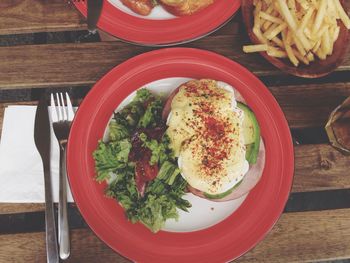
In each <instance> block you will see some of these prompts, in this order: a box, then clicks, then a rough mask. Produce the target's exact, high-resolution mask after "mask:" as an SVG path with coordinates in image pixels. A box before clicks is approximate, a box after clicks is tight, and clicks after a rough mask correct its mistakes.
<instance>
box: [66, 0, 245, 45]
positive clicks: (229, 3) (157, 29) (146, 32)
mask: <svg viewBox="0 0 350 263" xmlns="http://www.w3.org/2000/svg"><path fill="white" fill-rule="evenodd" d="M73 3H74V4H75V6H76V7H77V8H78V10H79V11H80V12H81V13H82V14H83V15H84V16H85V17H86V14H87V4H86V1H73ZM240 6H241V1H240V0H222V1H221V0H220V1H216V2H215V3H214V4H212V5H211V6H209V7H208V8H206V9H205V10H203V11H201V12H199V13H197V14H194V15H192V16H187V17H178V18H175V19H169V20H149V19H144V18H139V17H135V16H132V15H129V14H127V13H125V12H123V11H121V10H119V9H118V8H116V7H115V6H113V5H112V4H111V3H110V2H109V1H106V0H105V1H104V5H103V9H102V13H101V17H100V20H99V22H98V27H99V28H100V29H102V30H103V31H105V32H107V33H109V34H111V35H113V36H115V37H117V38H119V39H121V40H124V41H126V42H131V43H135V44H141V45H148V46H149V45H150V46H164V45H176V44H180V43H185V42H189V41H192V40H195V39H198V38H200V37H203V36H205V35H208V34H210V33H212V32H213V31H215V30H216V29H218V28H220V26H222V25H224V24H225V23H226V22H228V21H229V20H230V18H231V17H233V15H234V14H235V13H236V12H237V10H238V9H239V7H240ZM218 14H220V15H218ZM160 21H161V23H160Z"/></svg>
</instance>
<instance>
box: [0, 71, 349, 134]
mask: <svg viewBox="0 0 350 263" xmlns="http://www.w3.org/2000/svg"><path fill="white" fill-rule="evenodd" d="M0 74H1V73H0ZM0 82H1V78H0ZM269 89H270V91H271V92H272V94H273V95H274V96H275V98H276V99H277V101H278V103H279V105H280V106H281V108H282V110H283V112H284V114H285V115H286V118H287V121H288V123H289V125H290V127H291V128H293V129H296V128H297V129H301V128H310V127H323V126H325V124H326V122H327V119H328V117H329V115H330V113H331V112H332V111H333V110H334V109H335V107H336V106H338V105H340V104H341V103H342V102H343V101H344V100H345V99H346V98H347V97H348V96H350V82H347V83H326V84H314V85H289V86H279V87H277V86H274V87H269ZM10 104H16V103H15V102H14V103H10ZM6 105H8V104H1V103H0V134H1V128H2V118H3V115H4V114H3V112H4V108H5V106H6Z"/></svg>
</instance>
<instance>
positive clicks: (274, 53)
mask: <svg viewBox="0 0 350 263" xmlns="http://www.w3.org/2000/svg"><path fill="white" fill-rule="evenodd" d="M267 54H268V55H269V56H271V57H275V58H287V57H288V55H287V52H286V51H284V50H282V49H279V48H275V47H271V46H269V47H268V48H267Z"/></svg>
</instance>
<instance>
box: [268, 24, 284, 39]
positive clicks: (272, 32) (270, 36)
mask: <svg viewBox="0 0 350 263" xmlns="http://www.w3.org/2000/svg"><path fill="white" fill-rule="evenodd" d="M286 28H287V23H282V24H280V25H278V26H277V27H275V28H273V29H272V30H268V31H266V32H265V33H264V36H265V37H266V38H267V39H268V40H271V39H273V38H274V37H275V36H277V35H278V34H279V33H281V32H282V30H284V29H286Z"/></svg>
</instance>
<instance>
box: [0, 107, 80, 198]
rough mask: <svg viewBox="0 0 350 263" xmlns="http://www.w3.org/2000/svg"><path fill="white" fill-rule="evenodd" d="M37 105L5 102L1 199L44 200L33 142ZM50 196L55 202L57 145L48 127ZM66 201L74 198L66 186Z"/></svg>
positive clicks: (40, 168)
mask: <svg viewBox="0 0 350 263" xmlns="http://www.w3.org/2000/svg"><path fill="white" fill-rule="evenodd" d="M35 111H36V106H8V107H7V108H6V109H5V115H4V120H3V126H2V135H1V139H0V202H4V203H5V202H8V203H44V202H45V194H44V174H43V165H42V161H41V158H40V155H39V153H38V151H37V149H36V147H35V143H34V119H35ZM51 178H52V190H53V200H54V202H58V182H59V181H58V178H59V146H58V142H57V140H56V137H55V135H54V133H53V130H52V129H51ZM68 201H69V202H73V198H72V195H71V192H70V189H68Z"/></svg>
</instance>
